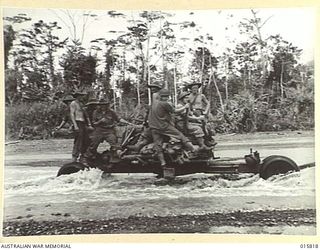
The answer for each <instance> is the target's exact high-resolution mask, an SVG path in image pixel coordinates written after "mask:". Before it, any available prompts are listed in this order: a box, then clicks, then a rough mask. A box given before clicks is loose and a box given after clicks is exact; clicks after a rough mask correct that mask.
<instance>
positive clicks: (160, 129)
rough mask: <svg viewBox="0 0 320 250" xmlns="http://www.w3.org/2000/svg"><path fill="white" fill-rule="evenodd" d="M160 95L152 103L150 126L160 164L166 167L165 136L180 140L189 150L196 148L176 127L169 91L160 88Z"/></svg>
mask: <svg viewBox="0 0 320 250" xmlns="http://www.w3.org/2000/svg"><path fill="white" fill-rule="evenodd" d="M159 95H160V100H159V101H157V102H156V103H154V105H152V107H151V110H150V113H149V127H150V129H151V134H152V138H153V141H154V143H155V149H156V151H157V154H158V158H159V161H160V164H161V166H162V167H164V166H166V162H165V159H164V155H163V152H162V141H163V136H169V137H170V138H175V139H177V140H180V141H181V142H182V144H183V146H184V147H185V148H186V149H187V150H189V151H192V152H194V151H195V148H194V146H193V144H192V143H191V142H190V141H189V140H188V138H186V137H185V136H184V135H183V134H182V133H181V132H180V131H179V130H177V129H176V128H175V127H174V124H173V119H172V115H173V113H174V108H173V106H172V105H171V104H170V103H169V102H168V100H169V96H170V93H169V91H168V90H166V89H162V90H160V92H159Z"/></svg>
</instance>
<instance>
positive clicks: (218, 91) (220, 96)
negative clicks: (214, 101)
mask: <svg viewBox="0 0 320 250" xmlns="http://www.w3.org/2000/svg"><path fill="white" fill-rule="evenodd" d="M210 78H212V80H213V83H214V86H215V88H216V91H217V94H218V97H219V101H220V106H221V110H222V112H224V104H223V100H222V95H221V93H220V90H219V88H218V84H217V81H216V78H215V76H214V71H212V73H211V74H210Z"/></svg>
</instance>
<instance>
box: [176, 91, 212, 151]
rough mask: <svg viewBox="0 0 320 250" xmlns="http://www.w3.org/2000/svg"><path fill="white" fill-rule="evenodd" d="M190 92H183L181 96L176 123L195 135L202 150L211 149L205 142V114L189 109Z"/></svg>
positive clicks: (178, 126)
mask: <svg viewBox="0 0 320 250" xmlns="http://www.w3.org/2000/svg"><path fill="white" fill-rule="evenodd" d="M188 96H189V93H188V92H182V93H181V94H180V95H179V97H178V100H179V103H178V105H177V107H176V110H175V111H176V125H177V128H178V129H179V130H180V131H183V132H184V133H185V134H189V135H191V136H193V137H194V138H195V139H196V141H197V144H198V145H199V146H200V148H199V149H200V150H210V149H211V148H210V147H207V146H206V145H205V144H204V136H205V134H204V132H203V129H202V121H203V120H204V115H200V116H194V115H193V113H192V111H190V109H189V99H188Z"/></svg>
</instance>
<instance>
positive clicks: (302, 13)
mask: <svg viewBox="0 0 320 250" xmlns="http://www.w3.org/2000/svg"><path fill="white" fill-rule="evenodd" d="M107 11H108V10H93V11H92V12H91V14H97V15H98V18H97V19H96V20H92V21H91V23H90V25H89V26H88V28H87V30H86V33H85V38H84V41H83V46H84V47H88V46H89V44H90V41H91V40H94V39H96V38H101V37H104V38H110V37H111V36H114V34H113V33H108V31H110V30H125V29H126V19H124V18H110V17H109V16H108V15H107ZM121 12H122V13H124V14H126V15H127V16H128V17H129V18H132V17H135V16H136V14H137V12H136V11H121ZM166 12H170V11H166ZM19 13H25V14H27V15H28V16H29V17H31V18H32V21H38V20H44V21H46V22H51V21H57V22H58V23H59V25H60V26H61V27H62V30H61V31H60V33H59V34H58V35H59V36H60V37H61V39H63V38H66V37H68V36H70V32H69V31H68V28H67V27H66V25H65V24H64V23H63V22H62V20H64V21H65V22H66V23H67V22H68V18H67V17H66V15H64V14H63V13H62V12H61V11H59V10H48V9H14V8H5V9H4V10H3V14H4V16H14V15H17V14H19ZM70 13H75V11H70ZM78 13H79V11H78ZM170 13H172V14H175V15H174V17H172V18H171V19H170V20H171V21H175V22H181V21H186V20H189V21H191V20H193V21H194V22H195V23H196V24H198V26H200V27H202V28H201V31H200V32H201V33H203V34H205V33H209V34H210V35H212V36H213V37H214V43H215V44H216V46H217V48H219V47H221V48H222V47H223V46H226V44H227V41H228V39H236V40H237V39H240V36H239V34H238V31H239V29H238V27H237V25H238V23H239V21H240V20H241V19H243V18H251V17H252V14H251V12H250V10H249V9H238V10H199V11H193V10H192V11H189V10H188V11H187V10H186V11H171V12H170ZM258 15H259V17H261V18H262V20H266V19H268V18H269V17H270V19H269V20H268V22H266V24H265V25H264V27H263V29H262V32H263V34H262V35H263V37H265V38H266V37H267V36H269V35H275V34H280V35H281V36H282V37H283V38H284V39H286V40H287V41H289V42H292V43H293V44H294V45H296V46H298V47H299V48H301V49H303V55H302V58H301V59H302V61H304V62H306V61H309V60H311V59H312V58H313V47H314V42H315V22H316V18H315V9H312V8H283V9H259V14H258ZM58 16H59V17H60V18H61V19H62V20H61V19H59V18H58ZM80 25H81V24H80V22H79V27H80ZM16 28H22V26H21V25H18V26H16ZM226 28H227V29H226ZM180 35H181V34H180Z"/></svg>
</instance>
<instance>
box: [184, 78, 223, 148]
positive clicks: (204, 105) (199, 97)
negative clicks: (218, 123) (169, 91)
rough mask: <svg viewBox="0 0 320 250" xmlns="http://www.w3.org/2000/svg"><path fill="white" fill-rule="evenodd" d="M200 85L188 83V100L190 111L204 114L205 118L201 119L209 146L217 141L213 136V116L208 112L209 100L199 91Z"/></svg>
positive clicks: (198, 114) (199, 114)
mask: <svg viewBox="0 0 320 250" xmlns="http://www.w3.org/2000/svg"><path fill="white" fill-rule="evenodd" d="M200 87H201V83H191V84H189V85H188V88H189V89H190V90H191V93H190V95H189V100H188V101H189V104H190V111H192V113H193V114H194V115H195V116H198V117H200V116H201V115H204V116H205V118H206V119H204V120H202V123H203V131H204V133H205V136H206V137H207V138H208V143H209V144H210V145H211V146H214V145H216V144H217V143H216V142H215V140H214V138H213V136H214V135H215V132H214V127H213V116H212V114H211V113H210V102H209V101H208V99H207V98H206V96H205V95H204V94H201V93H199V88H200Z"/></svg>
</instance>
